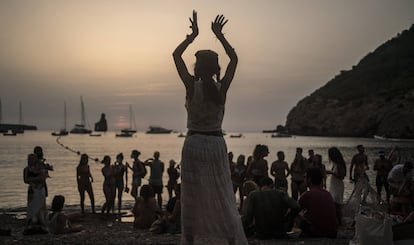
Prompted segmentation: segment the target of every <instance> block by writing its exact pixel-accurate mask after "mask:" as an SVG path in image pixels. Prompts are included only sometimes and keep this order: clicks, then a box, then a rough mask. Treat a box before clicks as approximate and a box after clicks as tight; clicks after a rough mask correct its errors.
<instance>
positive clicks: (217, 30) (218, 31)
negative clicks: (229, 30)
mask: <svg viewBox="0 0 414 245" xmlns="http://www.w3.org/2000/svg"><path fill="white" fill-rule="evenodd" d="M228 21H229V20H226V19H225V17H224V16H223V15H217V16H216V18H215V19H214V21H213V22H212V23H211V30H212V31H213V33H214V34H215V35H216V37H217V39H218V40H219V41H220V43H221V44H222V45H223V47H224V50H225V51H226V53H227V55H228V56H229V58H230V62H229V64H228V65H227V69H226V73H225V74H224V77H223V78H222V79H221V80H220V82H221V86H222V87H221V88H222V91H223V93H224V95H225V94H226V93H227V90H228V89H229V87H230V84H231V82H232V81H233V77H234V74H235V72H236V67H237V62H238V58H237V54H236V52H235V51H234V49H233V47H232V46H231V45H230V43H229V42H228V41H227V39H226V38H225V37H224V35H223V32H222V30H223V27H224V25H225V24H226V23H227V22H228Z"/></svg>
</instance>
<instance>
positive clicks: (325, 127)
mask: <svg viewBox="0 0 414 245" xmlns="http://www.w3.org/2000/svg"><path fill="white" fill-rule="evenodd" d="M286 127H287V129H288V130H289V132H290V133H291V134H297V135H317V136H352V137H372V136H373V135H380V136H384V137H390V138H414V25H412V26H411V28H410V29H409V30H405V31H403V32H402V33H400V34H398V35H397V36H396V37H394V38H392V39H391V40H389V41H387V42H385V43H384V44H382V45H381V46H380V47H378V48H377V49H376V50H375V51H374V52H372V53H369V54H368V55H366V56H365V57H364V58H363V59H362V60H361V61H360V62H359V63H358V64H357V65H356V66H354V67H352V69H351V70H349V71H341V72H340V74H339V75H337V76H336V77H334V78H333V79H332V80H330V81H329V82H328V83H327V84H325V85H324V86H322V87H321V88H319V89H317V90H316V91H315V92H313V93H312V94H311V95H309V96H307V97H305V98H304V99H302V100H301V101H300V102H298V104H297V105H296V106H295V107H294V108H293V109H292V110H291V111H290V112H289V114H288V116H287V120H286Z"/></svg>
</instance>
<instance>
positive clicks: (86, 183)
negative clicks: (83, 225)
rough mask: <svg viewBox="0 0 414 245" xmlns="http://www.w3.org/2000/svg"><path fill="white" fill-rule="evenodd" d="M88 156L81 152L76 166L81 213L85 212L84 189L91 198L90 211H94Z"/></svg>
mask: <svg viewBox="0 0 414 245" xmlns="http://www.w3.org/2000/svg"><path fill="white" fill-rule="evenodd" d="M88 161H89V157H88V155H87V154H82V155H81V159H80V161H79V165H78V167H77V168H76V180H77V182H78V191H79V195H80V205H81V210H82V213H85V191H86V192H87V193H88V195H89V199H91V206H92V213H95V198H94V196H93V190H92V182H93V178H92V175H91V171H90V169H89V164H88Z"/></svg>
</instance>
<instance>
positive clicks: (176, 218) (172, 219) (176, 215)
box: [165, 184, 181, 234]
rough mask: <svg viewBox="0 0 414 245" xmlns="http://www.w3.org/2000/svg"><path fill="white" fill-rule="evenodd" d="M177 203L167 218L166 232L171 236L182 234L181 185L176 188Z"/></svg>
mask: <svg viewBox="0 0 414 245" xmlns="http://www.w3.org/2000/svg"><path fill="white" fill-rule="evenodd" d="M174 191H175V197H176V201H175V204H174V208H173V210H172V212H171V213H168V214H167V215H166V216H165V220H166V232H167V233H171V234H177V233H181V202H180V196H181V184H177V185H176V186H175V188H174Z"/></svg>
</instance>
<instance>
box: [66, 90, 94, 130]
mask: <svg viewBox="0 0 414 245" xmlns="http://www.w3.org/2000/svg"><path fill="white" fill-rule="evenodd" d="M85 124H86V119H85V105H84V104H83V98H82V96H81V123H80V124H75V127H74V128H73V129H72V130H71V131H70V133H71V134H90V133H92V130H90V129H87V128H86V126H85Z"/></svg>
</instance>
